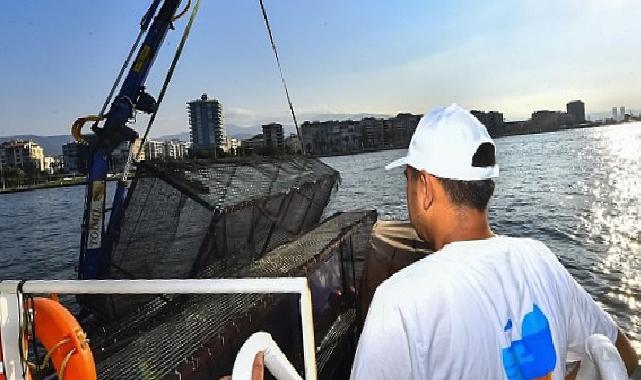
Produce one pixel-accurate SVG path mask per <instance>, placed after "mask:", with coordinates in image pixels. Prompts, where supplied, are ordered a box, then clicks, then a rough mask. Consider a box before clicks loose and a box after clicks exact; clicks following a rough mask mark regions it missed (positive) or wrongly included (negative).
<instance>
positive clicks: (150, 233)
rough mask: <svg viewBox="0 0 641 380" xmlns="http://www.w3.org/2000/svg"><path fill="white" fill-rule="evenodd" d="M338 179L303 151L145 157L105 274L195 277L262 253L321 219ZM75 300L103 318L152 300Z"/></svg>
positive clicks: (257, 256)
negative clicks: (167, 158) (200, 157)
mask: <svg viewBox="0 0 641 380" xmlns="http://www.w3.org/2000/svg"><path fill="white" fill-rule="evenodd" d="M338 179H339V175H338V172H336V171H335V170H333V169H332V168H330V167H329V166H327V165H325V164H323V163H322V162H320V161H318V160H316V159H311V158H305V157H300V156H295V157H288V158H287V159H269V158H261V159H234V160H216V161H205V160H195V161H194V160H190V161H160V162H158V161H150V162H143V163H142V164H140V165H139V166H138V168H137V173H136V177H135V179H134V181H133V183H132V186H131V189H130V193H129V196H128V199H127V204H126V207H125V211H124V215H123V220H122V226H121V229H120V231H119V236H118V237H117V238H116V239H115V242H114V248H113V252H112V254H111V258H110V262H109V264H110V265H109V270H108V272H107V273H103V274H102V277H103V278H111V279H151V278H154V279H158V278H195V277H203V276H205V275H204V274H203V272H202V271H203V268H206V267H208V266H211V265H214V264H216V263H218V262H220V261H221V260H223V259H225V260H228V261H229V260H231V261H233V262H236V263H237V264H242V263H247V262H250V261H251V260H255V259H257V258H260V257H262V256H263V255H264V254H265V252H267V251H269V250H271V249H273V248H275V247H277V246H279V245H281V244H283V243H285V242H287V241H289V240H291V239H293V238H295V237H297V236H299V235H300V234H302V233H304V232H306V231H309V230H310V229H311V228H312V227H313V226H315V225H316V224H317V223H318V222H319V220H320V218H321V216H322V213H323V210H324V208H325V206H326V205H327V202H328V201H329V197H330V195H331V192H332V189H333V188H334V187H335V186H336V184H337V181H338ZM79 301H80V303H81V305H82V306H84V308H85V310H86V311H87V310H89V311H90V312H91V314H92V315H93V317H94V318H97V319H98V320H103V321H109V320H113V319H118V318H120V317H122V316H123V315H126V314H128V313H129V312H131V311H132V310H135V309H136V308H138V307H140V305H141V303H144V302H152V300H151V298H150V297H148V296H140V297H127V298H126V299H122V297H118V296H109V297H104V296H102V297H101V296H90V297H82V298H80V299H79Z"/></svg>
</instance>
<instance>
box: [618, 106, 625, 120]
mask: <svg viewBox="0 0 641 380" xmlns="http://www.w3.org/2000/svg"><path fill="white" fill-rule="evenodd" d="M624 119H625V106H621V107H619V121H623V120H624Z"/></svg>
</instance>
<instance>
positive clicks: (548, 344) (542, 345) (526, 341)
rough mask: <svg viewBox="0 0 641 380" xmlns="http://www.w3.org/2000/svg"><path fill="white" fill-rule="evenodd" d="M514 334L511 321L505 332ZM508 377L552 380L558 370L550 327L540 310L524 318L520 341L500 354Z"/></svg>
mask: <svg viewBox="0 0 641 380" xmlns="http://www.w3.org/2000/svg"><path fill="white" fill-rule="evenodd" d="M511 330H512V320H511V319H508V321H507V323H506V324H505V327H504V328H503V331H505V332H509V331H511ZM501 351H502V352H501V354H502V357H503V367H504V368H505V375H506V376H507V378H508V379H509V380H532V379H551V378H552V372H553V371H554V367H555V366H556V352H555V350H554V342H553V341H552V333H551V332H550V324H549V323H548V320H547V318H546V317H545V314H543V312H542V311H541V309H540V308H539V307H538V306H537V305H534V307H533V310H532V311H531V312H529V313H527V314H525V316H524V317H523V322H522V323H521V340H515V341H512V344H511V345H510V347H506V348H503V349H502V350H501Z"/></svg>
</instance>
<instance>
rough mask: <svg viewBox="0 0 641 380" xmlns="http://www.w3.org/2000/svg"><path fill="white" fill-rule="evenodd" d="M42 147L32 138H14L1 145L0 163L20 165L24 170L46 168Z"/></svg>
mask: <svg viewBox="0 0 641 380" xmlns="http://www.w3.org/2000/svg"><path fill="white" fill-rule="evenodd" d="M44 159H45V156H44V151H43V150H42V147H41V146H40V145H39V144H38V143H36V142H33V141H31V140H29V141H27V140H12V141H6V142H3V143H2V144H1V145H0V164H1V165H2V166H13V167H19V168H22V169H23V170H27V171H28V170H38V171H44V170H45V169H46V166H45V162H44Z"/></svg>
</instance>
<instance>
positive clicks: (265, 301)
mask: <svg viewBox="0 0 641 380" xmlns="http://www.w3.org/2000/svg"><path fill="white" fill-rule="evenodd" d="M375 220H376V213H375V212H374V211H360V212H348V213H341V214H337V215H335V216H333V217H331V218H329V219H328V220H327V221H325V222H324V223H322V224H321V225H319V226H317V227H316V228H314V229H313V230H312V231H310V232H308V233H306V234H304V235H303V236H301V237H300V238H299V239H297V240H294V241H292V242H290V243H287V244H285V245H282V246H280V247H278V248H276V249H274V250H272V251H270V252H268V253H267V254H266V255H264V256H263V257H262V258H260V259H257V260H255V261H252V262H251V263H247V264H243V265H240V266H237V264H236V263H232V262H230V261H226V260H223V261H221V262H220V263H219V264H220V265H212V266H209V267H207V268H204V269H203V271H202V275H204V276H207V277H228V278H235V277H241V278H242V277H279V276H300V275H306V276H307V278H308V281H309V284H310V289H311V292H312V300H313V312H314V322H315V335H316V339H317V358H318V365H319V372H320V374H321V378H337V376H338V377H340V376H339V375H337V374H336V371H338V369H337V368H338V367H340V366H339V364H340V363H341V361H344V360H350V358H351V357H352V356H353V349H354V346H355V341H354V315H355V314H356V313H355V309H354V308H355V305H354V302H353V301H354V298H355V295H354V296H345V295H348V294H349V292H350V289H353V288H354V285H355V281H356V280H355V268H354V260H355V259H357V258H359V257H362V256H363V255H364V250H365V247H366V242H367V240H368V238H369V234H370V232H371V229H372V226H373V224H374V222H375ZM338 290H340V292H342V293H343V294H344V296H343V297H342V298H341V297H339V298H337V297H334V296H335V295H336V294H340V292H338V293H337V291H338ZM296 302H297V299H295V297H294V298H292V296H260V295H211V296H185V297H184V298H183V299H182V300H181V302H172V301H167V300H157V301H156V302H154V303H147V304H145V305H144V306H143V307H142V308H141V309H139V310H137V311H136V312H135V313H133V314H132V315H131V316H130V317H129V318H128V319H124V320H121V321H120V322H119V323H118V324H117V325H114V327H113V328H112V329H107V330H106V333H105V334H104V335H103V336H101V337H97V339H93V340H92V346H93V347H92V348H93V350H94V352H102V354H101V355H100V356H99V357H98V359H99V360H98V362H97V367H98V372H99V378H100V379H143V378H144V379H162V378H166V379H173V378H182V379H188V378H189V379H191V378H196V379H200V378H203V379H204V378H219V377H220V376H221V375H223V374H228V373H230V372H229V371H231V365H232V364H233V357H234V355H235V353H236V352H237V350H238V348H239V347H240V345H241V344H242V342H243V341H244V339H245V338H246V337H247V336H249V335H250V334H251V333H252V332H254V331H257V330H261V331H268V332H270V333H271V334H272V335H273V336H274V338H275V340H276V341H277V343H278V344H279V346H280V347H281V348H282V349H283V350H284V352H285V353H286V355H287V356H288V358H289V359H290V360H292V362H293V363H294V365H295V366H298V367H299V370H300V366H301V364H302V357H301V356H300V355H301V351H302V350H301V341H300V336H301V335H300V323H299V321H300V319H299V318H300V317H299V315H298V311H297V310H298V309H297V306H296ZM141 316H145V318H144V319H143V318H142V317H141ZM346 351H348V352H346ZM344 368H349V366H347V367H345V366H343V369H344Z"/></svg>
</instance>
